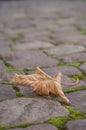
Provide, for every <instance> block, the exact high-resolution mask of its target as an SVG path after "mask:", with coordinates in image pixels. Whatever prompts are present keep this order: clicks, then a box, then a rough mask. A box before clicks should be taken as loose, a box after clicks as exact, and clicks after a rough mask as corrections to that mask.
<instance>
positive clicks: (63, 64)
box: [57, 62, 67, 66]
mask: <svg viewBox="0 0 86 130" xmlns="http://www.w3.org/2000/svg"><path fill="white" fill-rule="evenodd" d="M65 65H67V64H65V63H63V62H60V63H58V64H57V66H65Z"/></svg>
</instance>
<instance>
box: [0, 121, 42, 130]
mask: <svg viewBox="0 0 86 130" xmlns="http://www.w3.org/2000/svg"><path fill="white" fill-rule="evenodd" d="M37 124H41V123H38V122H32V123H25V124H20V125H16V126H0V130H9V129H11V128H26V127H29V126H31V125H37Z"/></svg>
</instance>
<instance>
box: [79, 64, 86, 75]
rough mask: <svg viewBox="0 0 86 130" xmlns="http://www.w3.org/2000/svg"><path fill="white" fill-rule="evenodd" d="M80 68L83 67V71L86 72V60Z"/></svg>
mask: <svg viewBox="0 0 86 130" xmlns="http://www.w3.org/2000/svg"><path fill="white" fill-rule="evenodd" d="M80 69H81V71H82V72H83V73H85V74H86V62H85V63H83V64H82V65H81V66H80Z"/></svg>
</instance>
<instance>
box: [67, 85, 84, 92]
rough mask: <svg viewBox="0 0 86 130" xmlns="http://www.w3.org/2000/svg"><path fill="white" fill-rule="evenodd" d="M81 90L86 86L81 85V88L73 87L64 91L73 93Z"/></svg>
mask: <svg viewBox="0 0 86 130" xmlns="http://www.w3.org/2000/svg"><path fill="white" fill-rule="evenodd" d="M81 90H86V87H83V86H82V87H80V88H73V89H70V90H64V93H65V94H67V93H72V92H76V91H81Z"/></svg>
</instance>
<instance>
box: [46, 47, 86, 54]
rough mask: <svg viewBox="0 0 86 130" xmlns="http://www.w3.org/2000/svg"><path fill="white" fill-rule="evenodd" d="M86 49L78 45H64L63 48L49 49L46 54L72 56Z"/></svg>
mask: <svg viewBox="0 0 86 130" xmlns="http://www.w3.org/2000/svg"><path fill="white" fill-rule="evenodd" d="M84 50H85V48H84V47H83V46H77V45H65V46H64V45H63V46H57V47H55V48H51V49H47V50H45V52H46V53H47V54H49V55H56V56H60V55H66V54H71V53H75V52H82V51H84Z"/></svg>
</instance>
